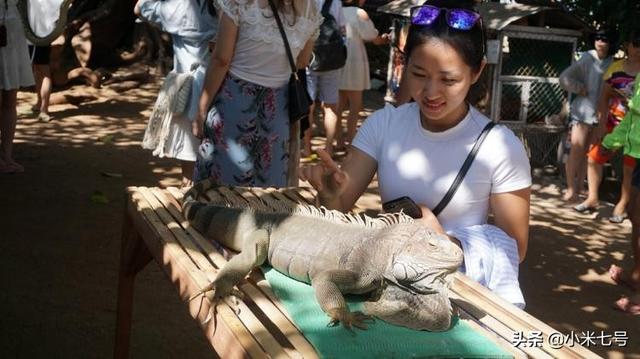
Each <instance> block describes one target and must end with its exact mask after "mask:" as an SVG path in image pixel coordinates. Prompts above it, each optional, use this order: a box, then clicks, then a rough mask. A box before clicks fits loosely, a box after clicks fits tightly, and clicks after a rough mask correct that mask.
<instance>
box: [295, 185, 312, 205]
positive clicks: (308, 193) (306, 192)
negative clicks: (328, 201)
mask: <svg viewBox="0 0 640 359" xmlns="http://www.w3.org/2000/svg"><path fill="white" fill-rule="evenodd" d="M298 195H300V196H301V197H302V198H304V199H306V200H307V202H308V203H309V204H312V205H316V193H315V190H311V189H309V188H308V187H300V188H299V189H298Z"/></svg>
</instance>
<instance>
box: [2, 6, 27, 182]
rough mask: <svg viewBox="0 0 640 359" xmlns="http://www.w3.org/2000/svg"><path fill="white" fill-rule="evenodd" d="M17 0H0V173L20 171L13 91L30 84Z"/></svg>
mask: <svg viewBox="0 0 640 359" xmlns="http://www.w3.org/2000/svg"><path fill="white" fill-rule="evenodd" d="M16 3H17V0H0V19H3V23H2V28H3V29H2V31H0V32H2V33H3V34H0V45H1V46H0V173H20V172H24V167H23V166H22V165H21V164H20V163H18V162H16V161H15V159H14V158H13V139H14V137H15V133H16V123H17V121H18V113H17V105H18V103H17V95H18V90H19V89H20V88H21V87H27V86H32V85H33V84H34V80H33V73H32V71H31V66H30V65H29V63H30V61H29V52H28V50H27V39H26V38H25V36H24V30H23V28H22V22H21V21H20V17H19V15H18V9H17V8H16Z"/></svg>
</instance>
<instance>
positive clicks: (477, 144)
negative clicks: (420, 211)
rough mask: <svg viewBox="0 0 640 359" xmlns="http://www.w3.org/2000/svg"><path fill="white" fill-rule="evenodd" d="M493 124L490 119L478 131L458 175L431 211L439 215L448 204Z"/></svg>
mask: <svg viewBox="0 0 640 359" xmlns="http://www.w3.org/2000/svg"><path fill="white" fill-rule="evenodd" d="M495 124H496V123H495V122H493V121H490V122H489V123H487V125H486V126H484V128H483V129H482V132H480V134H479V135H478V138H477V139H476V142H475V143H474V144H473V148H471V151H470V152H469V155H468V156H467V159H465V160H464V163H463V164H462V167H461V168H460V172H458V175H457V176H456V178H455V179H454V180H453V183H452V184H451V187H449V191H447V193H446V194H445V195H444V197H442V200H441V201H440V203H438V205H437V206H436V207H435V208H434V209H432V210H431V212H433V214H434V215H436V216H437V215H439V214H440V212H442V210H443V209H444V208H445V207H446V206H447V204H449V201H451V198H453V195H455V194H456V191H457V190H458V187H460V183H462V180H463V179H464V176H466V174H467V171H469V167H471V164H472V163H473V160H474V159H475V158H476V154H477V153H478V149H480V145H482V142H484V139H485V138H486V137H487V135H488V134H489V131H491V129H492V128H493V126H495Z"/></svg>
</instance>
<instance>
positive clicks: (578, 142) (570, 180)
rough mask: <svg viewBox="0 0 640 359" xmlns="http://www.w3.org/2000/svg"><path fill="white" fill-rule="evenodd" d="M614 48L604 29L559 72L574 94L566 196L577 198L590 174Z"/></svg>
mask: <svg viewBox="0 0 640 359" xmlns="http://www.w3.org/2000/svg"><path fill="white" fill-rule="evenodd" d="M614 49H615V46H613V44H612V41H611V35H610V34H608V33H607V32H606V31H604V30H601V31H598V32H596V34H595V36H594V48H593V49H592V50H589V51H586V52H584V53H583V54H582V56H581V57H580V59H579V60H578V61H576V62H574V63H573V64H572V65H571V66H569V67H568V68H567V69H565V70H564V71H563V72H562V73H561V74H560V86H562V88H563V89H564V90H565V91H567V92H569V93H570V94H573V96H574V98H573V101H571V122H570V124H569V126H570V128H571V131H570V143H571V147H570V150H569V158H568V159H567V163H566V166H565V169H566V179H567V191H566V192H565V194H564V196H563V199H564V200H565V201H575V200H577V199H578V194H579V193H580V189H581V188H582V186H583V183H584V180H585V178H586V176H587V156H586V153H587V145H588V139H589V134H590V132H591V130H592V129H593V128H595V126H597V125H598V116H597V107H598V99H599V98H600V88H601V87H602V75H603V74H604V72H605V71H606V70H607V68H608V67H609V65H611V61H612V57H611V52H612V50H614Z"/></svg>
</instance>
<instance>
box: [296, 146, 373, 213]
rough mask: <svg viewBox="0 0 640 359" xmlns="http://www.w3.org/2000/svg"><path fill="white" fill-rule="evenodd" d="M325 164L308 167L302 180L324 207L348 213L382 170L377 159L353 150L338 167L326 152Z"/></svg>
mask: <svg viewBox="0 0 640 359" xmlns="http://www.w3.org/2000/svg"><path fill="white" fill-rule="evenodd" d="M318 155H319V156H320V159H321V160H322V163H321V164H318V165H313V166H304V167H303V168H302V170H301V171H300V178H301V179H302V180H303V181H309V183H310V184H311V185H312V186H313V187H314V188H315V189H316V190H317V191H318V200H319V201H320V203H319V204H320V205H323V206H325V207H327V208H330V209H337V210H339V211H342V212H348V211H350V210H351V209H352V208H353V205H354V204H355V203H356V201H357V200H358V198H360V196H361V195H362V193H363V192H364V191H365V190H366V189H367V186H368V185H369V183H371V180H372V179H373V175H374V174H375V173H376V170H377V169H378V163H377V162H376V160H375V159H373V158H372V157H370V156H369V155H367V154H366V153H365V152H363V151H361V150H359V149H357V148H355V147H353V146H352V147H351V148H350V149H349V154H348V155H347V157H346V158H345V159H344V161H343V162H342V166H338V164H337V163H336V162H334V161H333V159H331V156H330V155H329V154H328V153H327V152H326V151H324V150H318Z"/></svg>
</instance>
